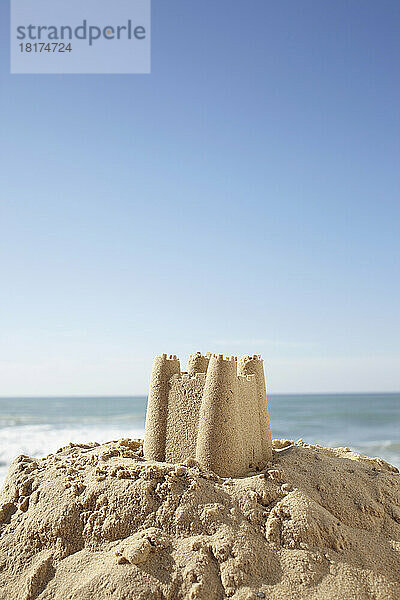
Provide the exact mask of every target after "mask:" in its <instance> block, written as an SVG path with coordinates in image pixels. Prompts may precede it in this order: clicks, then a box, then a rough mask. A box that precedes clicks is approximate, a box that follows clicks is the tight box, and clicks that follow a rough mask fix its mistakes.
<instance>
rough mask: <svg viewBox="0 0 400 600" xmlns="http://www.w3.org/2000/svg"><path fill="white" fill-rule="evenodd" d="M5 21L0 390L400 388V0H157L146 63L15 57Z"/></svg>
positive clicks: (4, 17) (3, 12) (0, 79)
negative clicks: (185, 384)
mask: <svg viewBox="0 0 400 600" xmlns="http://www.w3.org/2000/svg"><path fill="white" fill-rule="evenodd" d="M8 22H9V13H8V7H7V3H1V7H0V33H1V38H0V40H1V41H0V49H1V52H0V119H1V137H0V177H1V192H0V198H1V199H0V281H1V289H0V339H1V344H0V382H1V384H0V396H10V395H52V394H54V395H71V394H99V395H106V394H143V393H146V392H147V388H148V378H149V373H150V369H151V363H152V360H153V357H154V355H155V354H160V353H162V352H168V353H174V354H178V355H180V356H181V357H183V358H186V357H187V356H188V354H189V353H190V352H193V351H196V350H202V351H204V352H206V351H217V352H221V353H222V352H223V353H226V354H243V353H257V354H262V355H263V357H264V360H265V366H266V372H267V378H268V382H269V389H270V391H271V392H273V393H279V392H294V393H295V392H299V393H303V392H340V391H349V392H351V391H399V390H400V350H399V339H400V317H399V305H400V277H399V275H400V272H399V271H400V268H399V267H400V261H399V251H400V241H399V240H400V237H399V224H400V221H399V218H400V195H399V191H400V185H399V184H400V170H399V158H400V152H399V146H400V144H399V140H400V136H399V134H400V127H399V121H400V119H399V106H400V93H399V92H400V82H399V69H398V66H399V65H398V62H399V53H400V38H399V35H398V31H399V27H400V3H399V2H398V1H397V0H393V1H387V0H383V1H379V2H378V1H373V2H372V1H369V0H352V1H343V0H335V1H327V0H312V1H310V0H301V2H299V1H298V0H291V1H289V0H283V1H280V2H272V1H269V0H268V1H267V0H251V1H250V2H246V1H244V0H243V1H242V0H241V1H235V2H232V0H229V1H228V0H219V1H218V2H211V0H204V1H203V2H195V1H194V0H168V2H162V1H161V0H153V7H152V74H151V75H124V76H117V75H88V76H84V75H76V76H74V75H44V76H39V75H10V74H9V49H8V43H9V31H8Z"/></svg>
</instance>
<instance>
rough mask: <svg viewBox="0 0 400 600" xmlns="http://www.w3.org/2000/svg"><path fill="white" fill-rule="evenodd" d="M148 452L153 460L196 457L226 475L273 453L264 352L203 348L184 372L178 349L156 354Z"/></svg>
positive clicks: (233, 474) (246, 469)
mask: <svg viewBox="0 0 400 600" xmlns="http://www.w3.org/2000/svg"><path fill="white" fill-rule="evenodd" d="M144 454H145V457H146V458H147V459H148V460H154V461H166V462H172V463H174V462H181V461H183V460H185V459H187V458H190V457H191V458H195V459H196V460H197V461H198V462H199V463H200V464H201V465H203V466H204V467H207V468H209V469H211V470H213V471H214V472H215V473H217V474H218V475H221V476H222V477H239V476H243V475H245V474H246V473H248V472H249V471H250V470H254V469H256V468H262V467H264V466H265V464H266V463H267V462H268V461H270V460H271V458H272V445H271V430H270V426H269V417H268V407H267V396H266V388H265V377H264V368H263V361H262V359H261V356H259V355H253V356H244V357H243V358H242V359H241V360H240V362H239V365H238V364H237V358H236V357H235V356H231V357H227V358H224V357H223V355H222V354H220V355H215V354H206V355H205V356H203V355H202V354H201V353H200V352H197V353H196V354H192V355H191V356H190V358H189V362H188V366H187V372H181V370H180V363H179V360H178V359H177V357H176V356H175V355H170V356H169V357H168V356H167V355H166V354H163V355H162V356H157V357H156V358H155V360H154V365H153V371H152V375H151V381H150V392H149V399H148V405H147V415H146V427H145V438H144Z"/></svg>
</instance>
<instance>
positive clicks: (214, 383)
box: [196, 354, 246, 477]
mask: <svg viewBox="0 0 400 600" xmlns="http://www.w3.org/2000/svg"><path fill="white" fill-rule="evenodd" d="M241 433H242V432H241V429H240V406H239V403H238V379H237V363H236V359H235V357H233V356H232V357H231V358H227V359H226V360H224V358H223V356H222V354H220V355H219V356H216V355H213V356H212V357H211V358H210V363H209V365H208V370H207V376H206V382H205V386H204V391H203V398H202V402H201V407H200V415H199V425H198V433H197V444H196V460H198V461H199V463H200V464H202V465H204V466H205V467H208V468H209V469H211V470H212V471H215V472H216V473H218V474H219V475H222V476H223V477H230V476H235V475H243V474H244V473H245V471H246V465H245V464H244V461H243V457H242V453H241V451H240V447H241V444H242V435H241Z"/></svg>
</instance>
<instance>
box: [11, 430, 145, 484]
mask: <svg viewBox="0 0 400 600" xmlns="http://www.w3.org/2000/svg"><path fill="white" fill-rule="evenodd" d="M143 433H144V432H143V430H142V429H133V428H132V424H130V425H129V423H126V424H124V423H119V424H115V423H112V424H111V426H108V425H107V423H104V424H101V425H100V424H97V425H96V426H83V427H54V426H52V425H50V424H43V425H22V426H16V427H4V428H2V429H0V483H2V482H3V481H4V478H5V476H6V474H7V471H8V467H9V465H10V463H11V462H12V461H13V460H14V458H15V457H16V456H18V455H19V454H26V455H28V456H32V457H35V458H40V457H42V456H46V455H47V454H51V453H53V452H55V451H56V450H58V448H61V447H62V446H66V445H67V444H69V442H73V443H87V442H100V443H101V442H108V441H110V440H119V439H121V438H143Z"/></svg>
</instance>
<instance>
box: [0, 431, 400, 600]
mask: <svg viewBox="0 0 400 600" xmlns="http://www.w3.org/2000/svg"><path fill="white" fill-rule="evenodd" d="M274 447H275V451H274V456H273V462H272V463H271V465H270V466H269V468H268V469H267V470H265V472H263V473H258V474H253V475H250V476H248V477H246V478H241V479H222V478H220V477H217V476H216V475H215V474H213V473H211V472H208V471H205V470H204V469H201V468H200V467H199V466H198V465H197V464H196V463H195V462H194V461H192V460H188V461H186V463H184V464H180V465H170V464H165V463H154V464H152V463H147V462H145V461H144V460H143V457H142V445H141V442H139V441H135V440H121V441H119V442H110V443H108V444H103V445H98V444H93V445H85V446H84V445H81V446H76V445H71V446H68V447H67V448H64V449H61V450H59V451H58V452H57V453H56V454H54V455H50V456H48V457H47V458H44V459H40V460H34V459H31V458H28V457H26V456H20V457H19V458H18V459H17V460H16V461H15V462H14V463H13V465H12V466H11V468H10V472H9V475H8V478H7V480H6V483H5V486H4V488H3V490H2V492H1V495H0V522H1V525H0V598H1V599H2V600H36V599H40V600H50V599H51V600H94V599H96V600H110V599H113V600H145V599H146V600H148V599H151V600H179V599H184V598H185V599H186V598H187V599H195V598H197V599H202V600H214V599H215V600H222V599H223V598H227V597H229V598H234V599H235V600H239V599H245V598H246V599H254V600H257V599H258V598H268V599H271V600H272V599H273V600H280V599H285V600H297V599H301V598H304V599H307V600H313V599H324V600H325V599H335V600H339V599H343V600H352V599H357V600H364V599H365V600H371V599H376V600H390V599H392V600H399V598H400V476H399V474H398V472H397V469H395V468H394V467H391V466H390V465H388V464H387V463H385V462H384V461H381V460H379V459H371V458H366V457H363V456H361V455H359V454H356V453H354V452H351V451H349V450H348V449H346V448H339V449H327V448H322V447H319V446H310V445H307V444H305V443H303V442H301V441H300V442H298V443H297V444H296V445H290V443H289V442H288V441H284V440H275V443H274Z"/></svg>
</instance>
